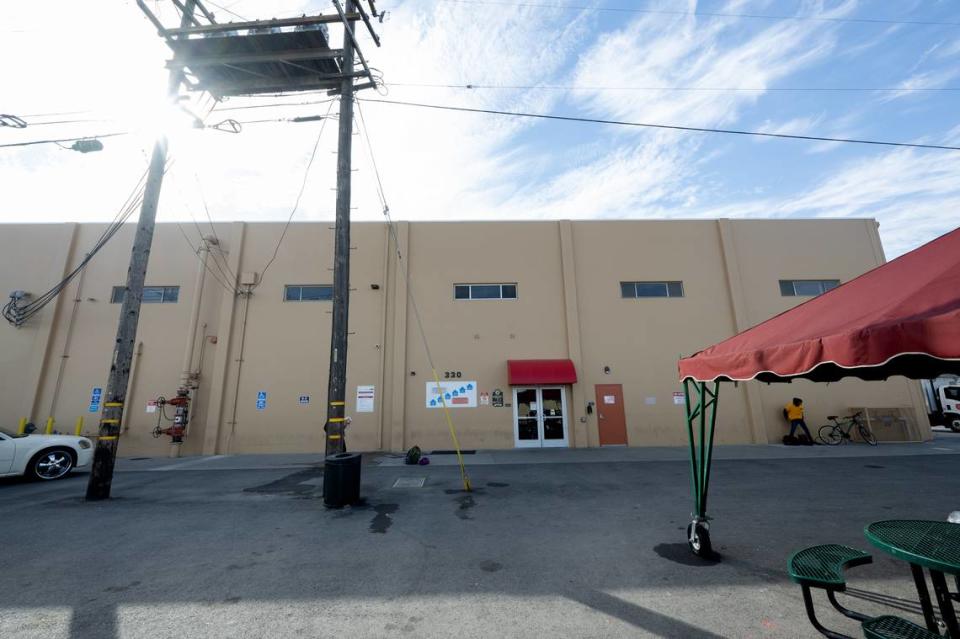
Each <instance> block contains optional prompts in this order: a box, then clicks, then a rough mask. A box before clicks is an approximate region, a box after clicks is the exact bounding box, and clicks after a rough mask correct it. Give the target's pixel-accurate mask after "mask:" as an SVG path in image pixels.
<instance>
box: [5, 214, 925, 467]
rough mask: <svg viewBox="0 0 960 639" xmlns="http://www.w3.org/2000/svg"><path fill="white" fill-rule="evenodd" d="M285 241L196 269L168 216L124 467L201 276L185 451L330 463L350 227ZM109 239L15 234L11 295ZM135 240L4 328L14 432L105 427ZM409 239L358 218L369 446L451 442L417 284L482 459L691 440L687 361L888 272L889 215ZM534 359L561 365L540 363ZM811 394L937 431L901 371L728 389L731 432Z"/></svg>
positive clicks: (261, 232)
mask: <svg viewBox="0 0 960 639" xmlns="http://www.w3.org/2000/svg"><path fill="white" fill-rule="evenodd" d="M282 228H283V225H282V224H277V223H239V222H238V223H225V224H217V225H216V226H215V234H216V237H217V238H219V245H214V246H212V247H211V250H210V254H209V256H208V258H207V267H208V270H205V271H203V277H202V278H198V269H199V268H200V267H201V262H200V260H199V259H198V256H197V253H196V251H195V249H196V247H197V246H198V245H199V244H200V233H201V232H202V233H204V234H205V235H211V236H212V235H213V234H214V233H213V230H214V229H213V228H212V227H210V226H209V225H204V226H203V227H200V228H198V227H197V226H195V225H192V224H184V225H183V227H182V229H181V228H178V225H176V224H160V225H159V226H158V228H157V231H156V236H155V240H154V245H153V251H152V254H151V259H150V269H149V272H148V275H147V285H148V286H151V287H156V288H154V289H152V291H151V294H150V299H152V300H154V303H146V304H144V306H143V309H142V313H141V319H140V328H139V332H138V336H137V341H138V349H137V355H136V357H135V361H134V368H133V371H132V379H131V383H130V390H129V397H128V401H127V411H126V414H125V416H124V424H123V434H122V436H121V440H120V454H121V455H159V454H166V452H167V450H168V448H169V439H168V438H166V437H160V438H154V437H153V436H152V434H151V431H152V430H153V429H154V427H155V426H156V425H157V423H158V418H161V419H162V414H163V412H162V411H158V410H155V409H154V407H153V405H152V404H151V402H152V400H155V399H156V398H157V397H158V396H166V397H172V396H173V395H174V394H175V392H176V388H177V386H178V380H179V378H180V375H181V369H182V367H183V366H182V362H183V360H184V354H185V351H186V344H185V342H186V340H187V337H186V336H187V335H188V334H189V332H190V331H189V328H190V325H191V316H192V314H191V308H192V306H193V304H194V303H195V300H197V295H198V290H197V282H198V281H202V293H201V294H200V298H199V313H198V316H197V317H198V328H197V338H196V341H195V347H194V348H193V349H192V350H193V353H192V357H191V364H190V366H189V368H190V369H191V371H192V372H193V373H196V376H195V377H196V379H197V383H196V386H197V388H196V389H195V391H194V398H195V399H194V402H193V408H192V419H191V425H190V429H189V434H188V437H187V439H186V443H185V444H184V448H183V453H184V454H199V453H207V454H213V453H252V452H309V451H321V450H323V431H322V426H323V422H324V417H325V401H326V399H325V393H326V388H327V363H328V357H329V342H330V318H331V315H330V302H329V301H327V300H325V299H324V298H325V297H327V294H328V292H329V290H328V288H327V286H328V285H329V284H330V282H331V280H332V251H333V230H332V228H331V225H330V224H328V223H296V224H294V225H293V226H292V227H291V228H290V230H289V232H288V233H287V235H286V239H285V240H284V241H283V244H282V246H281V247H280V250H279V252H278V254H277V257H276V260H275V261H273V263H272V264H271V265H270V266H269V268H268V269H266V271H265V272H264V268H265V266H266V265H267V263H268V262H270V259H271V256H272V254H273V252H274V249H275V248H276V246H277V241H278V238H279V236H280V233H281V231H282ZM102 230H103V226H102V225H98V224H59V225H4V226H0V260H2V268H0V290H2V291H3V293H4V294H6V293H7V292H8V291H12V290H15V289H22V290H26V291H28V292H30V293H32V294H34V295H37V294H40V293H42V292H44V291H46V290H47V289H48V288H50V286H51V285H52V284H54V283H56V282H57V281H59V280H60V278H61V277H62V276H63V275H64V274H65V273H66V272H68V271H69V270H71V269H72V268H73V265H75V264H76V263H77V261H78V260H79V259H80V258H82V256H83V255H84V253H85V251H86V249H87V248H88V247H89V246H91V245H92V244H93V243H94V242H95V241H96V238H97V237H98V236H99V234H100V233H101V232H102ZM133 231H134V229H133V227H132V225H129V228H124V229H123V230H122V231H121V232H120V233H119V234H118V235H117V236H116V237H115V238H114V239H113V240H112V241H111V242H110V243H109V244H108V245H107V246H106V248H105V249H104V250H103V251H101V253H100V254H99V255H98V256H97V257H96V259H95V260H94V261H93V262H91V264H90V265H89V266H88V267H87V269H86V271H85V272H84V275H83V277H82V280H79V279H78V280H74V282H73V283H72V284H71V285H70V286H69V287H68V289H67V290H66V291H65V292H64V293H63V294H62V295H60V296H59V297H58V299H57V300H56V301H55V302H54V303H52V304H50V305H49V306H47V307H46V308H45V309H44V310H43V311H42V312H41V313H40V314H38V315H37V316H36V317H34V318H32V319H31V320H30V321H28V322H27V323H26V324H25V325H24V326H23V327H21V328H19V329H16V328H13V327H12V326H2V327H0V424H3V426H4V427H5V428H8V429H10V428H16V426H17V423H18V420H20V419H21V418H26V419H29V420H31V421H33V422H34V423H36V424H37V426H38V427H40V428H41V429H43V428H44V425H45V423H46V422H47V420H48V418H50V417H52V418H53V419H54V420H55V421H54V428H55V429H56V430H59V431H61V432H73V430H74V427H75V423H76V420H77V418H79V417H84V418H85V424H84V426H83V430H84V431H85V432H87V433H94V432H95V431H96V424H97V416H98V413H97V410H98V409H99V402H100V401H101V400H100V399H99V398H98V397H97V392H96V390H95V389H98V388H99V389H102V388H103V387H104V386H105V382H106V378H107V373H108V369H109V363H110V354H111V350H112V345H113V340H114V336H115V331H116V324H117V318H118V313H119V309H120V305H119V304H118V303H115V302H114V301H113V300H116V299H118V298H117V297H116V296H117V295H121V294H122V290H120V291H118V292H114V290H113V289H114V287H116V286H122V284H123V282H124V279H125V274H126V265H127V260H128V257H129V252H130V246H131V243H132V237H133ZM397 235H398V238H399V243H400V246H399V248H400V252H401V253H402V254H403V256H404V259H403V260H400V261H398V260H397V258H396V250H395V248H396V247H394V245H393V242H392V240H391V239H390V235H389V233H388V231H387V227H386V226H385V225H384V224H378V223H358V224H355V225H354V226H353V239H352V245H353V247H354V249H353V250H352V265H351V285H352V288H353V290H352V293H351V308H350V330H351V335H350V339H349V367H348V380H347V382H348V387H347V390H348V402H347V413H348V414H349V415H350V416H351V417H352V420H353V423H352V425H351V426H350V427H349V429H348V434H347V441H348V446H349V448H350V449H352V450H394V451H399V450H403V449H406V448H408V447H410V446H412V445H414V444H417V445H420V446H421V447H422V448H423V449H424V450H427V451H429V450H432V449H441V448H442V449H449V448H451V446H452V445H451V441H450V436H449V433H448V430H447V426H446V423H445V421H444V419H443V414H442V410H441V409H440V408H438V407H437V406H436V405H434V406H433V407H431V405H430V403H431V400H434V402H435V401H436V397H435V395H433V393H432V392H431V390H432V388H431V386H430V382H431V378H432V374H431V371H430V367H429V365H428V363H427V357H426V353H425V349H424V345H423V342H422V340H421V337H420V333H419V330H418V326H417V319H416V315H415V313H414V308H413V305H412V304H411V302H410V297H408V290H407V281H409V283H410V286H411V288H412V291H410V292H412V294H413V298H414V299H415V301H416V307H417V308H418V309H419V313H420V316H421V317H422V323H423V328H424V331H425V333H426V337H427V340H428V341H429V346H430V351H431V352H432V355H433V358H434V360H435V362H436V366H437V369H438V373H439V375H440V377H441V381H442V382H444V383H445V385H444V387H443V388H444V391H445V392H449V393H450V394H451V397H450V400H449V402H450V405H451V406H452V411H451V412H452V415H453V418H454V423H455V425H456V428H457V431H458V434H459V438H460V442H461V444H462V445H463V446H464V447H465V448H511V447H514V446H541V445H561V446H570V447H592V446H598V445H601V444H617V443H623V442H625V443H626V444H628V445H630V446H645V445H677V444H682V443H684V442H685V441H686V439H685V438H686V433H685V429H684V422H683V406H682V405H680V404H678V403H677V401H675V400H676V399H678V398H679V396H678V395H677V393H679V392H680V391H681V385H680V384H679V382H678V380H677V367H676V363H677V359H678V358H679V357H680V356H681V355H688V354H691V353H693V352H695V351H696V350H698V349H701V348H703V347H705V346H708V345H710V344H712V343H714V342H716V341H719V340H721V339H723V338H725V337H728V336H730V335H732V334H734V333H736V332H738V331H740V330H742V329H745V328H747V327H749V326H751V325H753V324H756V323H758V322H760V321H762V320H764V319H766V318H769V317H771V316H773V315H774V314H776V313H779V312H781V311H784V310H786V309H787V308H790V307H792V306H794V305H796V304H798V303H800V302H802V301H803V300H804V299H807V298H806V297H805V295H808V294H813V293H816V292H817V291H819V290H822V289H823V288H824V287H827V288H829V287H830V286H832V285H834V284H835V283H836V281H840V282H844V281H847V280H849V279H851V278H853V277H856V276H857V275H859V274H860V273H863V272H864V271H867V270H869V269H871V268H873V267H875V266H877V265H879V264H881V263H882V262H883V260H884V257H883V250H882V247H881V244H880V239H879V235H878V233H877V225H876V222H874V221H873V220H749V221H734V220H726V219H724V220H697V221H582V222H581V221H574V222H571V221H531V222H450V223H442V222H414V223H398V224H397ZM185 236H186V237H185ZM235 277H236V278H237V279H234V278H235ZM407 278H409V280H408V279H407ZM217 279H219V280H223V281H226V280H232V281H231V282H230V284H233V283H234V282H237V283H236V287H237V288H238V289H240V290H241V291H246V290H248V289H249V290H250V293H249V294H241V295H235V294H233V293H232V292H229V291H228V290H227V288H226V287H225V286H222V285H221V284H220V283H218V282H217V281H216V280H217ZM238 280H239V281H238ZM253 281H256V282H257V283H256V284H255V285H253V286H246V285H243V284H241V283H239V282H253ZM176 287H178V288H176ZM529 360H559V361H555V362H551V363H548V364H547V365H546V368H547V369H548V370H546V371H544V370H542V368H543V367H542V366H540V365H539V364H538V363H537V362H531V361H529ZM565 360H569V361H565ZM508 361H513V362H514V364H513V367H512V370H511V371H510V373H509V374H508ZM538 367H539V368H538ZM510 375H512V376H513V380H511V379H510ZM574 378H575V379H574ZM511 381H513V382H514V384H513V385H511V383H510V382H511ZM454 391H456V395H454V394H453V393H454ZM795 395H798V396H800V397H802V398H804V400H805V402H806V406H807V415H808V419H807V421H808V423H809V424H810V425H811V427H816V426H817V425H819V424H821V423H823V422H825V421H826V416H827V415H828V414H847V413H848V412H849V411H850V410H851V409H853V408H859V407H868V408H874V409H886V408H896V409H899V412H900V414H901V415H903V416H906V417H907V419H906V421H905V422H904V421H897V420H893V421H887V422H877V423H874V424H873V427H874V430H875V431H877V435H878V436H879V438H880V439H881V440H883V439H926V438H928V437H929V436H930V435H929V429H928V428H927V427H926V425H925V424H926V421H925V418H924V415H925V413H924V408H923V401H922V398H921V395H920V392H919V388H918V386H917V384H916V383H914V382H909V381H907V380H905V379H902V378H895V379H891V380H889V381H886V382H875V383H865V382H859V381H853V380H850V381H844V382H842V383H839V384H832V385H829V386H827V385H814V384H811V383H806V382H797V383H794V384H791V385H772V386H767V385H762V384H759V383H756V382H751V383H744V384H739V386H738V387H736V388H734V386H733V385H725V386H724V388H723V390H722V393H721V403H720V406H721V410H720V413H719V415H720V417H719V422H718V431H717V441H718V443H721V444H724V443H767V442H775V441H778V440H779V439H780V437H781V436H782V435H783V434H784V433H785V427H784V422H783V419H782V416H781V408H782V406H783V405H784V403H785V402H786V401H787V400H788V399H789V398H791V397H793V396H795ZM454 400H455V401H454ZM621 411H622V418H621V417H620V415H621ZM167 416H168V417H172V411H171V410H170V408H169V407H168V408H167ZM921 424H923V426H922V427H921V426H920V425H921ZM162 425H163V426H169V425H170V423H169V422H166V421H163V422H162Z"/></svg>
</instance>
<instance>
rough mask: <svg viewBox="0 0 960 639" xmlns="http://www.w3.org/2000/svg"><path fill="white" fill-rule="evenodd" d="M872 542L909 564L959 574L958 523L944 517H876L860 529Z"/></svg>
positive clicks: (959, 538) (959, 542)
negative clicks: (910, 518) (902, 518)
mask: <svg viewBox="0 0 960 639" xmlns="http://www.w3.org/2000/svg"><path fill="white" fill-rule="evenodd" d="M863 532H864V534H865V535H866V537H867V539H868V540H870V543H872V544H873V545H874V546H876V547H877V548H879V549H880V550H883V551H884V552H887V553H890V554H891V555H893V556H894V557H897V558H899V559H903V560H905V561H909V562H910V563H912V564H917V565H920V566H924V567H926V568H931V569H933V570H939V571H941V572H946V573H950V574H954V575H957V574H960V524H951V523H948V522H945V521H923V520H891V521H877V522H874V523H872V524H870V525H868V526H867V527H866V528H864V530H863Z"/></svg>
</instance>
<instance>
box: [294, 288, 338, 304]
mask: <svg viewBox="0 0 960 639" xmlns="http://www.w3.org/2000/svg"><path fill="white" fill-rule="evenodd" d="M283 299H284V300H285V301H287V302H327V301H329V300H332V299H333V286H332V285H330V284H287V285H286V286H285V287H284V288H283Z"/></svg>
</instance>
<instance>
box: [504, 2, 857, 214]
mask: <svg viewBox="0 0 960 639" xmlns="http://www.w3.org/2000/svg"><path fill="white" fill-rule="evenodd" d="M695 5H696V3H695V2H692V1H691V2H689V3H688V8H690V9H691V10H692V9H693V8H695ZM811 6H812V5H811ZM853 6H854V5H853V3H851V2H847V3H844V4H842V5H840V7H839V8H837V9H835V10H834V11H833V12H830V13H829V14H825V15H830V16H840V15H844V13H846V12H848V11H850V10H851V9H852V8H853ZM729 11H731V12H732V11H733V9H730V10H729ZM834 43H835V30H834V29H833V28H831V27H826V28H825V27H824V26H823V24H821V23H818V22H803V21H784V22H780V23H775V24H774V25H771V26H767V27H765V28H762V29H759V30H754V31H748V32H747V33H745V34H744V33H743V25H742V24H741V23H740V21H738V20H736V19H732V18H727V19H707V20H702V21H701V20H700V19H699V18H694V17H689V16H687V17H679V18H675V19H672V20H669V21H665V20H664V19H663V17H662V16H643V17H640V18H639V19H637V20H635V21H633V22H631V23H630V24H628V25H626V26H625V27H623V28H622V29H619V30H617V31H615V32H613V33H605V34H602V35H601V36H600V37H599V38H598V40H597V41H596V42H595V43H594V45H593V46H592V47H590V48H589V49H587V50H586V51H584V52H583V53H582V54H581V55H580V58H579V60H578V63H577V65H576V67H575V69H574V71H573V74H572V75H573V77H572V82H573V83H574V84H575V85H576V86H578V87H580V90H579V91H578V92H577V93H575V94H574V96H573V97H572V100H573V101H574V102H575V103H576V104H577V105H578V106H579V107H580V108H581V109H582V110H586V111H587V112H589V113H591V114H593V115H595V116H597V117H601V118H605V119H620V120H630V121H637V122H650V123H661V124H683V125H686V126H697V127H711V126H719V125H724V124H728V123H730V122H732V121H734V120H736V119H737V118H738V116H739V115H740V113H741V112H742V111H743V110H744V109H745V108H747V107H749V106H751V105H753V104H755V103H756V101H757V100H758V99H759V98H760V96H761V95H762V93H763V92H762V91H757V92H753V91H641V92H630V93H628V94H627V93H624V92H620V91H603V90H592V89H591V87H597V86H646V87H661V86H662V87H668V86H675V87H706V88H718V87H749V88H763V87H768V86H771V85H772V84H774V83H775V82H776V81H778V80H780V79H782V78H784V77H787V76H788V75H789V74H791V73H793V72H795V71H797V70H798V69H800V68H803V67H805V66H807V65H810V64H812V63H813V62H815V61H817V60H820V59H821V58H822V57H823V56H824V55H826V54H827V53H828V52H829V51H830V50H831V49H832V47H833V46H834ZM803 124H804V123H803V122H801V121H800V120H798V121H796V122H793V123H789V126H791V127H799V126H801V125H803ZM806 124H808V125H809V124H812V121H811V122H807V123H806ZM600 135H602V136H603V138H604V139H605V140H606V141H608V146H607V149H608V150H607V151H606V152H604V153H602V154H598V155H597V157H595V158H594V159H592V160H588V161H586V162H584V160H583V158H581V157H577V158H576V160H575V161H574V162H567V163H566V164H564V163H562V161H561V162H560V163H559V164H560V166H558V167H557V175H556V177H554V178H553V179H551V180H550V181H549V182H548V183H547V184H546V186H544V187H543V188H541V189H539V190H538V192H536V193H527V194H524V197H522V198H520V199H512V200H511V201H510V202H508V203H504V205H505V206H506V207H507V208H508V209H509V210H518V211H530V212H534V213H533V214H535V215H548V216H556V215H558V214H561V213H558V212H563V213H562V214H569V215H575V216H580V215H584V214H586V213H584V212H585V211H592V215H594V216H623V217H649V216H651V215H655V214H659V215H663V214H664V211H668V213H667V214H669V207H670V205H675V206H680V205H689V204H690V203H691V202H696V201H697V193H698V190H699V188H700V187H699V186H697V184H696V180H692V179H690V178H692V177H693V175H694V174H695V171H696V170H697V168H698V166H699V165H702V164H703V161H704V158H703V157H700V156H701V155H702V153H701V152H700V148H701V144H702V142H703V140H704V138H703V135H706V134H689V135H684V136H682V137H681V136H679V135H676V134H664V133H662V132H659V133H653V132H650V131H649V130H644V129H629V130H625V129H619V130H617V131H616V132H612V131H610V130H606V131H601V132H600V133H599V134H598V136H600ZM566 212H569V213H566ZM677 212H678V210H677V209H674V210H673V213H674V214H676V213H677ZM681 214H685V211H682V212H681Z"/></svg>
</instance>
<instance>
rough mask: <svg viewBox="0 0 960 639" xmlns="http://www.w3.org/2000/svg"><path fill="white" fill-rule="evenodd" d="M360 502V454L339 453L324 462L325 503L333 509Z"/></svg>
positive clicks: (328, 457)
mask: <svg viewBox="0 0 960 639" xmlns="http://www.w3.org/2000/svg"><path fill="white" fill-rule="evenodd" d="M358 501H360V453H337V454H336V455H328V456H327V458H326V459H325V460H324V461H323V503H324V505H326V506H330V507H332V508H342V507H343V506H350V505H352V504H355V503H357V502H358Z"/></svg>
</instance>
